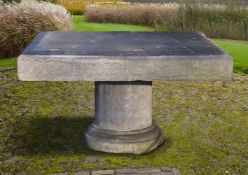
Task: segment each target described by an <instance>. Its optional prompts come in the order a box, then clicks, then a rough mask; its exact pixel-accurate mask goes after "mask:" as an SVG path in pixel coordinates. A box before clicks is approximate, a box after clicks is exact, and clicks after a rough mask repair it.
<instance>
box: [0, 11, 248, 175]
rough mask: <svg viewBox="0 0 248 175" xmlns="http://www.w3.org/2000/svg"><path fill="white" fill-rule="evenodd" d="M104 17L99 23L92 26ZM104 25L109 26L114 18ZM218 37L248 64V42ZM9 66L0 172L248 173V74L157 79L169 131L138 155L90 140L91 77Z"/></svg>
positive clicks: (0, 126)
mask: <svg viewBox="0 0 248 175" xmlns="http://www.w3.org/2000/svg"><path fill="white" fill-rule="evenodd" d="M76 19H79V17H78V16H77V17H76V18H74V22H75V26H74V29H76V28H77V30H80V26H81V27H82V28H83V26H86V27H85V28H83V29H82V30H86V29H87V30H89V26H90V24H89V23H85V22H83V23H80V22H79V21H77V20H76ZM75 20H76V21H75ZM86 24H87V25H86ZM101 25H103V24H99V26H100V27H99V26H98V25H97V24H94V25H93V26H94V27H93V28H94V30H98V29H99V30H100V29H101V28H102V26H101ZM104 25H105V27H106V28H108V30H111V27H110V26H112V24H104ZM87 26H88V27H87ZM139 27H140V26H139ZM93 28H91V30H93ZM129 29H130V30H132V29H131V28H129ZM99 30H98V31H99ZM101 30H103V29H101ZM120 30H121V29H120ZM105 31H107V29H106V30H105ZM214 42H216V43H217V44H219V45H220V46H221V47H223V48H224V49H225V50H226V51H228V52H229V53H230V54H231V55H232V56H233V57H234V60H235V66H237V68H236V67H235V70H236V71H237V72H239V71H243V70H244V68H247V58H248V53H247V50H248V46H247V44H246V43H241V42H238V43H237V41H223V40H214ZM239 65H242V68H239ZM11 67H13V68H15V67H16V59H15V58H10V59H0V70H1V71H0V138H1V139H0V174H1V172H3V173H6V174H7V173H9V174H39V175H41V174H49V173H63V172H69V173H74V172H80V171H85V170H91V169H94V170H95V169H112V168H124V167H177V168H179V170H180V171H181V173H182V174H200V175H209V174H211V175H212V174H239V175H242V174H243V175H246V174H248V156H247V155H248V148H247V145H248V75H245V74H237V73H236V74H234V78H233V80H232V81H228V82H211V81H210V82H190V81H187V82H177V81H172V82H166V81H155V82H154V83H153V119H154V122H155V123H156V124H158V125H159V126H160V127H161V128H162V130H163V132H164V134H165V144H164V145H162V146H161V147H160V148H159V149H157V150H156V151H153V152H151V153H148V154H145V155H138V156H137V155H119V154H108V153H101V152H96V151H92V150H89V149H88V148H86V147H85V146H84V143H83V131H84V130H85V129H86V127H87V126H88V125H89V123H90V122H91V121H92V120H93V116H94V84H93V83H92V82H83V83H82V82H23V81H19V80H18V79H17V72H16V70H15V69H14V70H8V71H7V70H6V69H9V68H11ZM3 70H4V71H3Z"/></svg>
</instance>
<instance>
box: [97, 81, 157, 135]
mask: <svg viewBox="0 0 248 175" xmlns="http://www.w3.org/2000/svg"><path fill="white" fill-rule="evenodd" d="M95 104H96V108H95V109H96V114H95V122H94V124H95V125H97V126H98V127H99V128H102V129H108V130H116V131H132V130H140V129H144V128H147V127H150V126H151V125H152V82H144V81H135V82H96V83H95Z"/></svg>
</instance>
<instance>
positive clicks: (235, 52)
mask: <svg viewBox="0 0 248 175" xmlns="http://www.w3.org/2000/svg"><path fill="white" fill-rule="evenodd" d="M213 41H214V42H215V43H216V44H218V45H219V46H220V47H222V48H223V49H224V50H225V51H227V52H228V53H229V54H230V55H231V56H232V57H233V58H234V71H235V72H243V73H246V74H248V43H247V42H244V41H240V42H238V41H231V40H213Z"/></svg>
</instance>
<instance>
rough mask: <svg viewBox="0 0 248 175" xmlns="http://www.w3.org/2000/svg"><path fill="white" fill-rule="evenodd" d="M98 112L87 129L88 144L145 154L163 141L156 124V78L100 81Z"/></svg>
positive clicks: (106, 150)
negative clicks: (153, 118) (153, 112)
mask: <svg viewBox="0 0 248 175" xmlns="http://www.w3.org/2000/svg"><path fill="white" fill-rule="evenodd" d="M95 100H96V103H95V104H96V114H95V120H94V122H93V124H91V125H90V126H89V127H88V128H87V129H86V131H85V133H84V135H85V143H86V145H87V147H89V148H91V149H93V150H97V151H104V152H111V153H133V154H142V153H146V152H149V151H152V150H154V149H156V148H157V147H158V146H159V145H160V144H162V143H163V141H164V139H163V133H162V131H161V129H160V128H159V127H158V126H156V125H154V124H152V82H146V81H134V82H96V83H95Z"/></svg>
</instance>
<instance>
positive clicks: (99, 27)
mask: <svg viewBox="0 0 248 175" xmlns="http://www.w3.org/2000/svg"><path fill="white" fill-rule="evenodd" d="M73 24H74V25H73V30H74V31H96V32H99V31H101V32H106V31H153V30H154V29H153V28H152V27H148V26H141V25H127V24H111V23H89V22H86V21H85V19H84V17H82V16H80V15H75V16H73Z"/></svg>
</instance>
